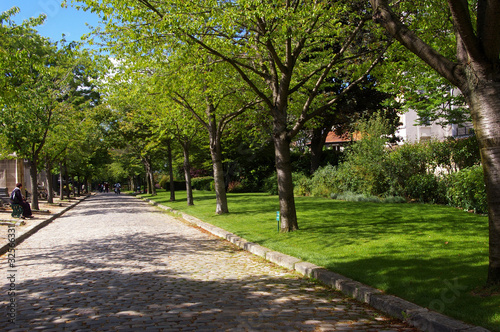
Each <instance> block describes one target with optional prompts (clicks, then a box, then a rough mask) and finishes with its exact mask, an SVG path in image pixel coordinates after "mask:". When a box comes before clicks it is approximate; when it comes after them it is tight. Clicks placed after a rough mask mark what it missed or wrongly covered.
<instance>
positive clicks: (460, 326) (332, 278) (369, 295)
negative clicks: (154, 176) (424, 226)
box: [138, 196, 489, 332]
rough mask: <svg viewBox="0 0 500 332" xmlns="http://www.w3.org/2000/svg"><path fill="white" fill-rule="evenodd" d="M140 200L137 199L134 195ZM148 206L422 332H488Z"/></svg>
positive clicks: (203, 223)
mask: <svg viewBox="0 0 500 332" xmlns="http://www.w3.org/2000/svg"><path fill="white" fill-rule="evenodd" d="M138 197H140V196H138ZM140 198H141V199H143V200H145V201H147V202H149V203H150V204H152V205H155V206H158V207H159V208H162V209H164V210H167V211H169V212H172V213H175V214H178V215H179V216H181V217H182V218H183V219H184V220H186V221H188V222H190V223H192V224H194V225H196V226H198V227H200V228H202V229H204V230H206V231H208V232H210V233H212V234H214V235H216V236H219V237H221V238H223V239H225V240H227V241H229V242H231V243H233V244H235V245H237V246H238V247H240V248H242V249H244V250H247V251H249V252H251V253H253V254H255V255H257V256H260V257H262V258H265V259H266V260H268V261H270V262H273V263H275V264H277V265H280V266H282V267H284V268H287V269H290V270H295V271H296V272H297V273H299V274H302V275H304V276H306V277H309V278H314V279H316V280H318V281H320V282H321V283H323V284H324V285H326V286H330V287H332V288H334V289H336V290H338V291H340V292H342V293H343V294H345V295H347V296H350V297H352V298H354V299H356V300H358V301H360V302H363V303H366V304H368V305H369V306H371V307H372V308H374V309H377V310H379V311H381V312H383V313H385V314H387V315H389V316H392V317H395V318H397V319H399V320H402V321H404V322H406V323H408V324H409V325H411V326H413V327H416V328H418V329H420V330H422V331H430V332H462V331H464V332H489V330H487V329H485V328H483V327H479V326H474V325H469V324H466V323H464V322H462V321H459V320H456V319H453V318H450V317H448V316H445V315H442V314H440V313H438V312H434V311H430V310H429V309H426V308H424V307H421V306H418V305H416V304H414V303H411V302H409V301H406V300H403V299H402V298H399V297H396V296H393V295H387V294H384V293H383V292H382V291H380V290H378V289H375V288H373V287H370V286H367V285H365V284H362V283H360V282H358V281H355V280H353V279H350V278H347V277H345V276H343V275H340V274H338V273H335V272H332V271H329V270H327V269H326V268H324V267H321V266H317V265H315V264H312V263H309V262H304V261H302V260H300V259H298V258H296V257H292V256H289V255H285V254H282V253H279V252H277V251H272V250H270V249H268V248H265V247H262V246H260V245H258V244H255V243H252V242H248V241H247V240H245V239H243V238H240V237H239V236H237V235H235V234H233V233H230V232H228V231H226V230H224V229H222V228H219V227H217V226H214V225H212V224H209V223H206V222H204V221H202V220H200V219H198V218H195V217H193V216H190V215H188V214H185V213H182V212H179V211H176V210H174V209H172V208H170V207H168V206H165V205H161V204H158V203H156V202H154V201H152V200H150V199H148V198H143V197H140Z"/></svg>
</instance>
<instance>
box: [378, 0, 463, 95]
mask: <svg viewBox="0 0 500 332" xmlns="http://www.w3.org/2000/svg"><path fill="white" fill-rule="evenodd" d="M370 3H371V4H372V8H373V20H374V21H375V22H376V23H378V24H380V25H382V26H383V27H384V28H385V29H386V30H387V32H389V34H390V35H391V36H393V37H394V38H395V39H397V40H398V41H399V42H400V43H401V44H402V45H403V46H405V47H406V48H407V49H408V50H410V51H411V52H412V53H414V54H415V55H416V56H418V57H419V58H420V59H422V60H423V61H424V62H425V63H427V64H428V65H429V66H431V67H432V68H433V69H434V70H435V71H437V72H438V73H439V74H440V75H441V76H443V77H444V78H446V79H447V80H448V81H450V82H451V83H452V84H453V85H455V86H457V87H458V88H461V89H466V85H465V83H466V81H465V76H464V72H463V68H462V67H461V66H459V65H458V64H456V63H454V62H452V61H450V60H448V59H447V58H445V57H444V56H443V55H441V54H440V53H438V52H437V51H436V50H435V49H433V48H432V47H431V46H429V45H428V44H426V43H425V42H424V41H423V40H422V39H420V38H419V37H418V36H417V35H416V34H415V33H414V32H413V31H410V30H409V29H408V28H407V27H406V26H405V25H404V24H403V23H401V21H400V20H399V18H398V17H397V16H396V15H395V14H394V12H393V11H392V10H391V9H390V8H389V6H388V4H387V0H370Z"/></svg>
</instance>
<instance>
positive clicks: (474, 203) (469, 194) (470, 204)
mask: <svg viewBox="0 0 500 332" xmlns="http://www.w3.org/2000/svg"><path fill="white" fill-rule="evenodd" d="M446 182H447V186H448V190H447V193H446V196H447V198H448V201H449V204H450V205H452V206H456V207H460V208H462V209H464V210H474V211H475V212H477V213H486V212H488V202H487V200H486V186H485V183H484V172H483V167H482V166H479V165H478V166H472V167H469V168H465V169H463V170H461V171H460V172H456V173H452V174H450V175H448V176H447V177H446Z"/></svg>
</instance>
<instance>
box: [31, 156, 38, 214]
mask: <svg viewBox="0 0 500 332" xmlns="http://www.w3.org/2000/svg"><path fill="white" fill-rule="evenodd" d="M29 165H30V178H31V208H32V209H33V210H40V207H39V206H38V182H37V178H38V170H37V162H36V160H29Z"/></svg>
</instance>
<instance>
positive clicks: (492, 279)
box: [469, 82, 500, 284]
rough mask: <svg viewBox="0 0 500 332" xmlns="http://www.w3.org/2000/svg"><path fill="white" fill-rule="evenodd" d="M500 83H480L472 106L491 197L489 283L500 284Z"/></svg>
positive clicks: (488, 193) (487, 192)
mask: <svg viewBox="0 0 500 332" xmlns="http://www.w3.org/2000/svg"><path fill="white" fill-rule="evenodd" d="M499 96H500V83H498V82H488V83H486V84H484V83H483V84H479V85H478V86H477V87H476V88H475V89H473V90H472V91H471V95H470V104H469V105H470V106H471V113H472V118H473V122H474V128H475V133H476V135H477V138H478V142H479V147H480V151H481V162H482V164H483V169H484V180H485V184H486V194H487V198H488V219H489V266H488V279H487V283H488V284H500V111H499V110H500V98H499Z"/></svg>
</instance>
